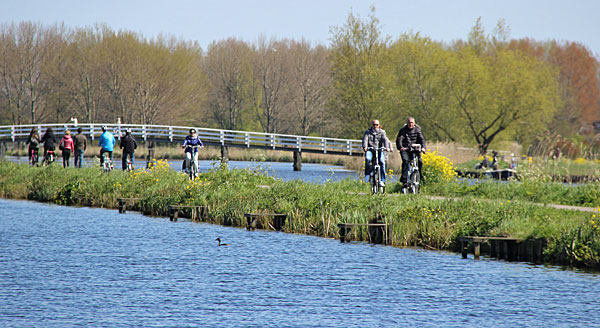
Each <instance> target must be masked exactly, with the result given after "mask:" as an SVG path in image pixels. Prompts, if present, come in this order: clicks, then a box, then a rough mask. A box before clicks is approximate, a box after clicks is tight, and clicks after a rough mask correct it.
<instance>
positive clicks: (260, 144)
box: [0, 123, 363, 156]
mask: <svg viewBox="0 0 600 328" xmlns="http://www.w3.org/2000/svg"><path fill="white" fill-rule="evenodd" d="M103 125H104V126H106V127H107V128H108V130H109V131H111V132H113V133H114V134H115V137H116V138H120V136H121V135H124V134H125V130H126V129H131V133H132V134H133V135H134V137H135V138H136V139H138V140H144V141H154V142H177V143H180V142H183V139H184V138H185V137H186V136H187V135H188V134H189V130H190V129H191V128H194V129H196V131H197V133H198V136H199V137H200V139H201V140H202V142H203V143H204V144H207V145H215V146H216V145H220V146H232V147H244V148H262V149H273V150H289V151H300V152H309V153H322V154H332V155H347V156H363V149H362V141H361V140H352V139H337V138H320V137H309V136H296V135H288V134H274V133H259V132H248V131H233V130H219V129H205V128H198V127H191V126H168V125H138V124H109V123H107V124H102V123H97V124H78V125H77V126H75V125H73V124H33V125H32V124H28V125H4V126H0V142H15V141H21V142H22V141H26V140H27V137H28V136H29V133H30V131H31V129H32V128H34V127H36V128H37V130H38V132H39V133H40V136H42V135H43V134H44V133H45V132H46V129H47V128H50V127H51V128H52V130H54V134H55V135H56V137H57V138H58V137H62V135H63V134H64V133H65V131H66V130H67V129H68V130H71V134H73V135H74V134H76V131H77V128H78V127H81V128H82V129H83V133H84V134H85V135H86V136H88V137H90V138H91V139H92V141H93V140H95V139H97V138H98V137H99V136H100V134H102V130H101V127H102V126H103Z"/></svg>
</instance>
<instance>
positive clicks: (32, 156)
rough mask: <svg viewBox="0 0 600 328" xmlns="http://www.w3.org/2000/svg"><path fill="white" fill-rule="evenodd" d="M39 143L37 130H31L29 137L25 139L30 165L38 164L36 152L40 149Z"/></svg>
mask: <svg viewBox="0 0 600 328" xmlns="http://www.w3.org/2000/svg"><path fill="white" fill-rule="evenodd" d="M40 142H41V141H40V135H39V134H38V131H37V128H33V129H31V132H30V133H29V137H28V138H27V143H28V144H29V149H28V152H27V153H28V154H29V164H30V165H37V164H38V151H39V149H40Z"/></svg>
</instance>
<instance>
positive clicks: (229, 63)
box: [204, 38, 252, 130]
mask: <svg viewBox="0 0 600 328" xmlns="http://www.w3.org/2000/svg"><path fill="white" fill-rule="evenodd" d="M249 60H250V48H249V47H248V45H247V44H245V43H244V42H243V41H240V40H237V39H234V38H229V39H227V40H223V41H219V42H213V43H212V44H211V45H210V46H209V47H208V51H207V54H206V56H205V58H204V71H205V73H206V76H207V78H208V81H209V85H210V89H209V90H210V91H209V94H208V98H207V105H208V106H207V107H208V108H209V111H210V113H211V116H212V118H213V119H214V120H215V121H216V123H217V125H218V126H219V127H220V128H222V129H230V130H238V129H240V128H241V126H242V122H241V121H242V119H243V115H244V112H245V111H246V110H247V108H248V107H249V106H250V104H249V97H250V96H249V93H250V87H251V83H252V67H251V65H250V61H249Z"/></svg>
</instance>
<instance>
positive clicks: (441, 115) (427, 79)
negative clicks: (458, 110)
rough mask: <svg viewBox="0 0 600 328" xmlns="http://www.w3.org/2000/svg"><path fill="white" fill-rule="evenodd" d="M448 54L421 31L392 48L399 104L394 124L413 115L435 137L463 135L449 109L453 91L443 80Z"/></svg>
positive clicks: (406, 36) (452, 137) (403, 37)
mask: <svg viewBox="0 0 600 328" xmlns="http://www.w3.org/2000/svg"><path fill="white" fill-rule="evenodd" d="M447 53H448V51H447V50H445V49H443V47H442V45H441V44H440V43H437V42H434V41H432V40H431V39H429V38H426V37H421V36H419V35H418V34H412V35H404V36H402V37H401V38H400V39H399V40H398V41H396V42H395V43H394V44H393V45H392V46H391V47H390V62H391V63H392V66H393V72H394V74H395V76H396V83H397V89H398V93H397V99H398V100H397V103H398V104H399V106H396V108H394V109H393V111H394V114H396V115H395V116H396V118H397V120H396V121H394V122H392V124H393V126H402V124H404V122H405V120H406V118H407V117H408V116H413V117H415V119H416V121H417V122H418V124H419V125H420V126H421V128H423V131H426V132H427V134H429V135H430V136H431V137H432V139H434V140H451V141H456V140H458V139H459V138H460V136H461V130H462V129H460V128H459V124H457V123H456V115H455V113H454V112H452V110H451V109H450V108H449V104H450V103H451V94H450V93H449V92H448V87H447V85H446V83H445V79H444V72H445V69H446V66H447V57H448V54H447Z"/></svg>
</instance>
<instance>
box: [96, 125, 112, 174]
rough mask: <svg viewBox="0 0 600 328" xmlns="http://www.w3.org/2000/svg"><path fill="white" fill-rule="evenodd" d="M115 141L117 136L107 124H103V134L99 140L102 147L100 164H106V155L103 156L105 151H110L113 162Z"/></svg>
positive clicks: (109, 154)
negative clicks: (109, 129) (108, 128)
mask: <svg viewBox="0 0 600 328" xmlns="http://www.w3.org/2000/svg"><path fill="white" fill-rule="evenodd" d="M115 143H116V140H115V136H114V135H113V134H112V133H110V132H109V131H108V130H107V129H106V125H103V126H102V134H101V135H100V139H99V141H98V145H99V146H100V147H101V149H100V166H102V165H103V164H104V157H103V156H102V155H103V154H104V153H108V157H109V158H110V161H111V162H113V150H114V148H115Z"/></svg>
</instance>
